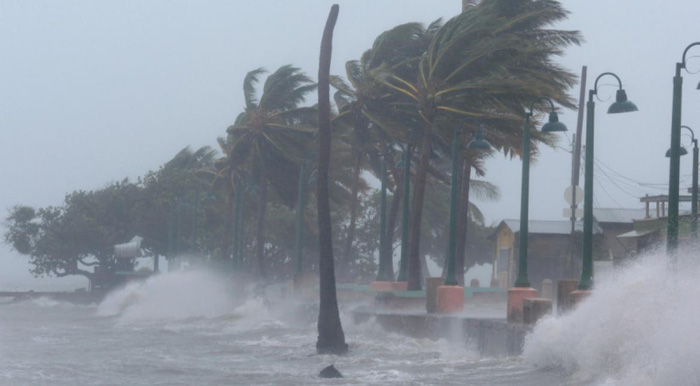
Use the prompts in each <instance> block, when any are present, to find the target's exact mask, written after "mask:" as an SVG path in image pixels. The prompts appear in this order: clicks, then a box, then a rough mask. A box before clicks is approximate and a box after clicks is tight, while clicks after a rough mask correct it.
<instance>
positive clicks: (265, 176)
mask: <svg viewBox="0 0 700 386" xmlns="http://www.w3.org/2000/svg"><path fill="white" fill-rule="evenodd" d="M264 71H265V70H263V69H262V68H259V69H257V70H253V71H250V72H249V73H248V74H247V75H246V77H245V79H244V82H243V93H244V96H245V101H246V108H245V111H244V112H242V113H241V114H239V115H238V117H237V118H236V122H235V123H234V124H233V126H231V127H229V128H228V129H227V132H228V133H229V141H230V142H231V145H230V146H231V148H230V151H229V154H230V157H231V159H230V162H229V167H230V168H231V171H234V170H237V169H244V170H247V171H248V172H249V174H250V175H251V176H252V178H253V180H254V182H255V189H256V195H257V197H258V202H259V207H258V208H259V209H258V219H257V229H256V254H257V260H258V277H259V278H261V279H263V280H265V279H266V276H267V272H266V263H265V214H266V209H267V202H268V184H271V185H272V188H273V190H274V191H275V192H276V193H277V197H278V198H279V199H280V200H281V202H283V203H285V204H286V205H288V206H290V207H291V206H293V205H294V202H295V200H296V194H297V192H296V188H295V187H296V177H297V176H298V175H299V165H300V162H301V161H302V159H303V158H304V155H305V154H307V153H308V149H309V147H308V145H309V142H310V141H309V140H310V139H311V136H312V134H314V133H315V132H316V129H315V127H313V123H314V118H315V115H316V109H315V108H314V107H300V106H299V105H300V104H301V103H302V102H303V101H304V98H305V96H306V94H308V93H309V92H311V91H313V90H315V89H316V85H315V84H313V82H312V81H311V79H310V78H308V77H307V76H306V75H304V74H303V73H302V72H301V71H300V70H299V69H298V68H296V67H292V66H291V65H286V66H282V67H280V68H279V69H278V70H277V71H275V72H274V73H272V74H271V75H270V76H268V77H267V79H266V81H265V84H264V86H263V90H262V95H261V96H260V100H259V101H258V100H257V99H256V97H255V84H256V83H257V82H258V78H259V76H260V75H261V74H262V73H263V72H264Z"/></svg>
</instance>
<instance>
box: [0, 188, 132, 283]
mask: <svg viewBox="0 0 700 386" xmlns="http://www.w3.org/2000/svg"><path fill="white" fill-rule="evenodd" d="M140 194H141V188H140V187H139V186H137V185H135V184H132V183H130V182H129V181H128V180H124V181H121V182H117V183H114V184H111V185H110V186H108V187H106V188H104V189H100V190H96V191H76V192H73V193H71V194H69V195H67V196H66V198H65V201H64V204H63V205H62V206H60V207H47V208H40V209H34V208H31V207H28V206H17V207H15V208H13V209H12V211H11V212H10V215H9V216H8V217H7V231H6V232H5V242H6V243H7V244H9V245H10V246H11V247H12V248H13V249H14V250H15V251H17V252H19V253H20V254H22V255H26V256H28V257H29V263H30V265H32V268H31V270H30V271H31V272H32V273H33V274H34V275H35V276H56V277H63V276H69V275H81V276H84V277H86V278H87V279H88V280H90V281H92V280H93V279H94V276H95V274H94V272H93V271H92V267H94V266H99V267H100V270H102V271H103V272H111V271H113V270H114V269H115V265H116V261H115V258H114V253H113V252H114V249H113V247H114V245H115V244H117V243H123V242H126V241H128V240H129V239H130V238H131V237H133V236H134V233H133V229H134V212H135V208H136V203H137V200H138V199H139V195H140Z"/></svg>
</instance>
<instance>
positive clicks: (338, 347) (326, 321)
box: [316, 4, 348, 354]
mask: <svg viewBox="0 0 700 386" xmlns="http://www.w3.org/2000/svg"><path fill="white" fill-rule="evenodd" d="M337 20H338V4H333V6H332V7H331V11H330V14H329V15H328V20H327V21H326V27H325V28H324V30H323V38H322V39H321V54H320V58H319V69H318V84H319V87H318V143H319V145H318V180H317V186H316V190H317V193H316V201H317V206H318V229H319V262H318V264H319V265H318V266H319V279H320V282H319V286H320V291H319V292H320V301H319V311H318V340H317V341H316V351H317V352H318V353H319V354H325V353H333V354H340V353H344V352H347V351H348V345H347V343H345V333H343V326H342V325H341V323H340V312H339V310H338V298H337V295H336V288H335V269H334V264H333V238H332V237H333V236H332V230H331V208H330V197H329V191H328V185H329V183H328V170H329V167H330V159H331V154H330V152H331V119H330V107H331V106H330V84H329V79H328V78H329V72H330V67H331V52H332V51H333V29H334V28H335V22H336V21H337Z"/></svg>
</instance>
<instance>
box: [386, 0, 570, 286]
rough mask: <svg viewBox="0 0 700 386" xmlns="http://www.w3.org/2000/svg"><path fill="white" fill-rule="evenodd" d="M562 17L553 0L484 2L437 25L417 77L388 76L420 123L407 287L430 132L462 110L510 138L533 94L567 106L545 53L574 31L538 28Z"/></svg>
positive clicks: (564, 85) (415, 275)
mask: <svg viewBox="0 0 700 386" xmlns="http://www.w3.org/2000/svg"><path fill="white" fill-rule="evenodd" d="M566 15H567V12H566V11H565V10H563V8H562V7H561V5H560V4H559V3H558V2H557V1H554V0H520V1H517V2H514V1H509V0H490V1H488V0H487V1H482V2H481V3H480V4H478V5H475V6H473V7H471V8H469V9H468V10H466V11H465V12H463V13H462V14H460V15H458V16H456V17H454V18H452V19H451V20H450V21H448V22H447V23H445V25H444V26H442V27H441V28H440V30H439V31H438V32H437V33H436V34H435V36H434V38H433V39H432V41H431V43H430V46H429V48H428V51H427V52H426V54H425V55H423V56H422V57H421V59H420V62H419V70H418V76H417V77H416V78H415V79H404V78H402V77H400V76H397V75H395V74H393V75H391V76H390V78H388V81H387V84H388V85H389V86H390V87H392V88H393V89H394V90H395V91H396V92H397V93H399V94H400V95H403V96H404V97H405V98H407V103H406V107H409V106H410V107H409V109H408V110H409V111H408V112H407V113H408V114H415V113H417V114H418V115H419V116H420V117H421V119H422V121H423V124H424V127H423V133H422V140H421V150H420V158H419V163H418V170H417V172H416V181H415V184H414V189H413V203H412V211H411V216H412V217H411V231H410V246H411V247H410V250H409V259H408V267H409V269H408V286H409V289H414V290H415V289H420V288H421V287H422V284H421V281H420V277H421V274H420V270H421V268H420V265H419V264H418V263H419V255H418V253H419V249H420V224H421V220H422V214H423V212H422V211H423V199H424V197H425V187H426V177H427V173H428V169H429V160H430V154H431V149H432V144H433V137H434V134H438V135H442V136H444V137H445V138H449V137H450V136H451V134H452V132H453V130H454V127H455V126H456V125H455V124H454V119H455V117H460V116H461V117H475V118H479V119H482V120H485V121H487V124H488V125H489V127H491V128H493V129H494V130H498V131H500V132H501V133H495V134H493V133H492V134H491V137H490V138H489V139H491V138H495V139H497V138H498V137H499V136H502V137H504V138H509V139H512V138H513V137H517V132H518V130H519V128H518V126H517V123H518V121H520V119H521V118H522V117H523V115H524V106H527V105H528V104H529V103H530V102H531V101H532V100H534V98H536V97H537V96H539V95H547V96H549V97H551V98H552V99H554V100H557V101H558V102H560V103H563V104H564V105H565V106H572V103H571V102H570V100H569V99H568V97H567V96H566V90H567V89H568V87H570V86H571V85H572V84H573V81H574V75H573V74H571V73H569V72H568V71H566V70H564V69H562V68H560V67H559V66H557V65H555V64H553V63H552V62H551V60H550V58H551V57H552V56H555V55H559V54H561V52H562V48H563V47H565V46H567V45H569V44H578V42H579V35H578V33H576V32H568V31H557V30H551V29H546V28H544V27H546V26H547V25H549V24H551V23H553V22H556V21H558V20H561V19H563V18H565V17H566ZM520 122H521V121H520ZM446 123H451V124H446Z"/></svg>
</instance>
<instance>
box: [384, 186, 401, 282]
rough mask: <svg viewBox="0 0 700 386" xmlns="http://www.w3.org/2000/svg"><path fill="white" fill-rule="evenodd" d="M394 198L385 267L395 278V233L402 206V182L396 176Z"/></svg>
mask: <svg viewBox="0 0 700 386" xmlns="http://www.w3.org/2000/svg"><path fill="white" fill-rule="evenodd" d="M394 181H396V184H395V185H394V197H392V199H391V207H390V208H389V219H388V221H387V225H386V240H387V241H386V245H385V248H386V249H387V251H386V252H385V254H384V256H386V257H387V259H389V261H387V262H386V264H385V265H384V266H385V267H386V273H387V276H388V277H391V278H394V233H395V232H396V220H397V219H398V217H399V207H400V204H401V198H402V197H401V189H400V186H401V181H400V179H398V178H396V174H394Z"/></svg>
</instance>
